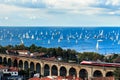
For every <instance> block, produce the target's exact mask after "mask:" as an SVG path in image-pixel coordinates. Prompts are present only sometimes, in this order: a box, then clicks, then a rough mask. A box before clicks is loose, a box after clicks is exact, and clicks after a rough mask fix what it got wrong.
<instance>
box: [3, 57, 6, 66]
mask: <svg viewBox="0 0 120 80" xmlns="http://www.w3.org/2000/svg"><path fill="white" fill-rule="evenodd" d="M3 65H4V66H6V65H7V59H6V57H5V58H4V59H3Z"/></svg>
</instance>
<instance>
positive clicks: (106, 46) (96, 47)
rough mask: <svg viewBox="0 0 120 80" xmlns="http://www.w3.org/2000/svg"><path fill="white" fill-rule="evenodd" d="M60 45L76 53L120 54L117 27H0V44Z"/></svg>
mask: <svg viewBox="0 0 120 80" xmlns="http://www.w3.org/2000/svg"><path fill="white" fill-rule="evenodd" d="M21 43H23V44H24V45H25V46H30V45H32V44H35V45H37V46H42V47H47V48H50V47H53V48H54V47H62V48H63V49H74V50H76V51H78V52H98V53H101V54H108V53H120V28H119V27H0V45H2V46H6V45H19V44H21Z"/></svg>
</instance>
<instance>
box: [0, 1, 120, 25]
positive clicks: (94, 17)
mask: <svg viewBox="0 0 120 80" xmlns="http://www.w3.org/2000/svg"><path fill="white" fill-rule="evenodd" d="M0 25H1V26H2V25H3V26H5V25H17V26H21V25H22V26H23V25H31V26H32V25H37V26H43V25H44V26H48V25H49V26H92V25H94V26H97V25H101V26H102V25H103V26H106V25H108V26H119V25H120V0H0Z"/></svg>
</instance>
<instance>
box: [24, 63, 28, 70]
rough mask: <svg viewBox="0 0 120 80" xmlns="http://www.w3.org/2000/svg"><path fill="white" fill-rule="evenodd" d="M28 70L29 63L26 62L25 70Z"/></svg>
mask: <svg viewBox="0 0 120 80" xmlns="http://www.w3.org/2000/svg"><path fill="white" fill-rule="evenodd" d="M28 68H29V65H28V61H25V62H24V70H28Z"/></svg>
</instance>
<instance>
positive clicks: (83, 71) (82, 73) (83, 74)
mask: <svg viewBox="0 0 120 80" xmlns="http://www.w3.org/2000/svg"><path fill="white" fill-rule="evenodd" d="M79 77H80V78H82V79H83V80H84V79H86V78H88V72H87V70H86V69H81V70H80V71H79Z"/></svg>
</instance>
